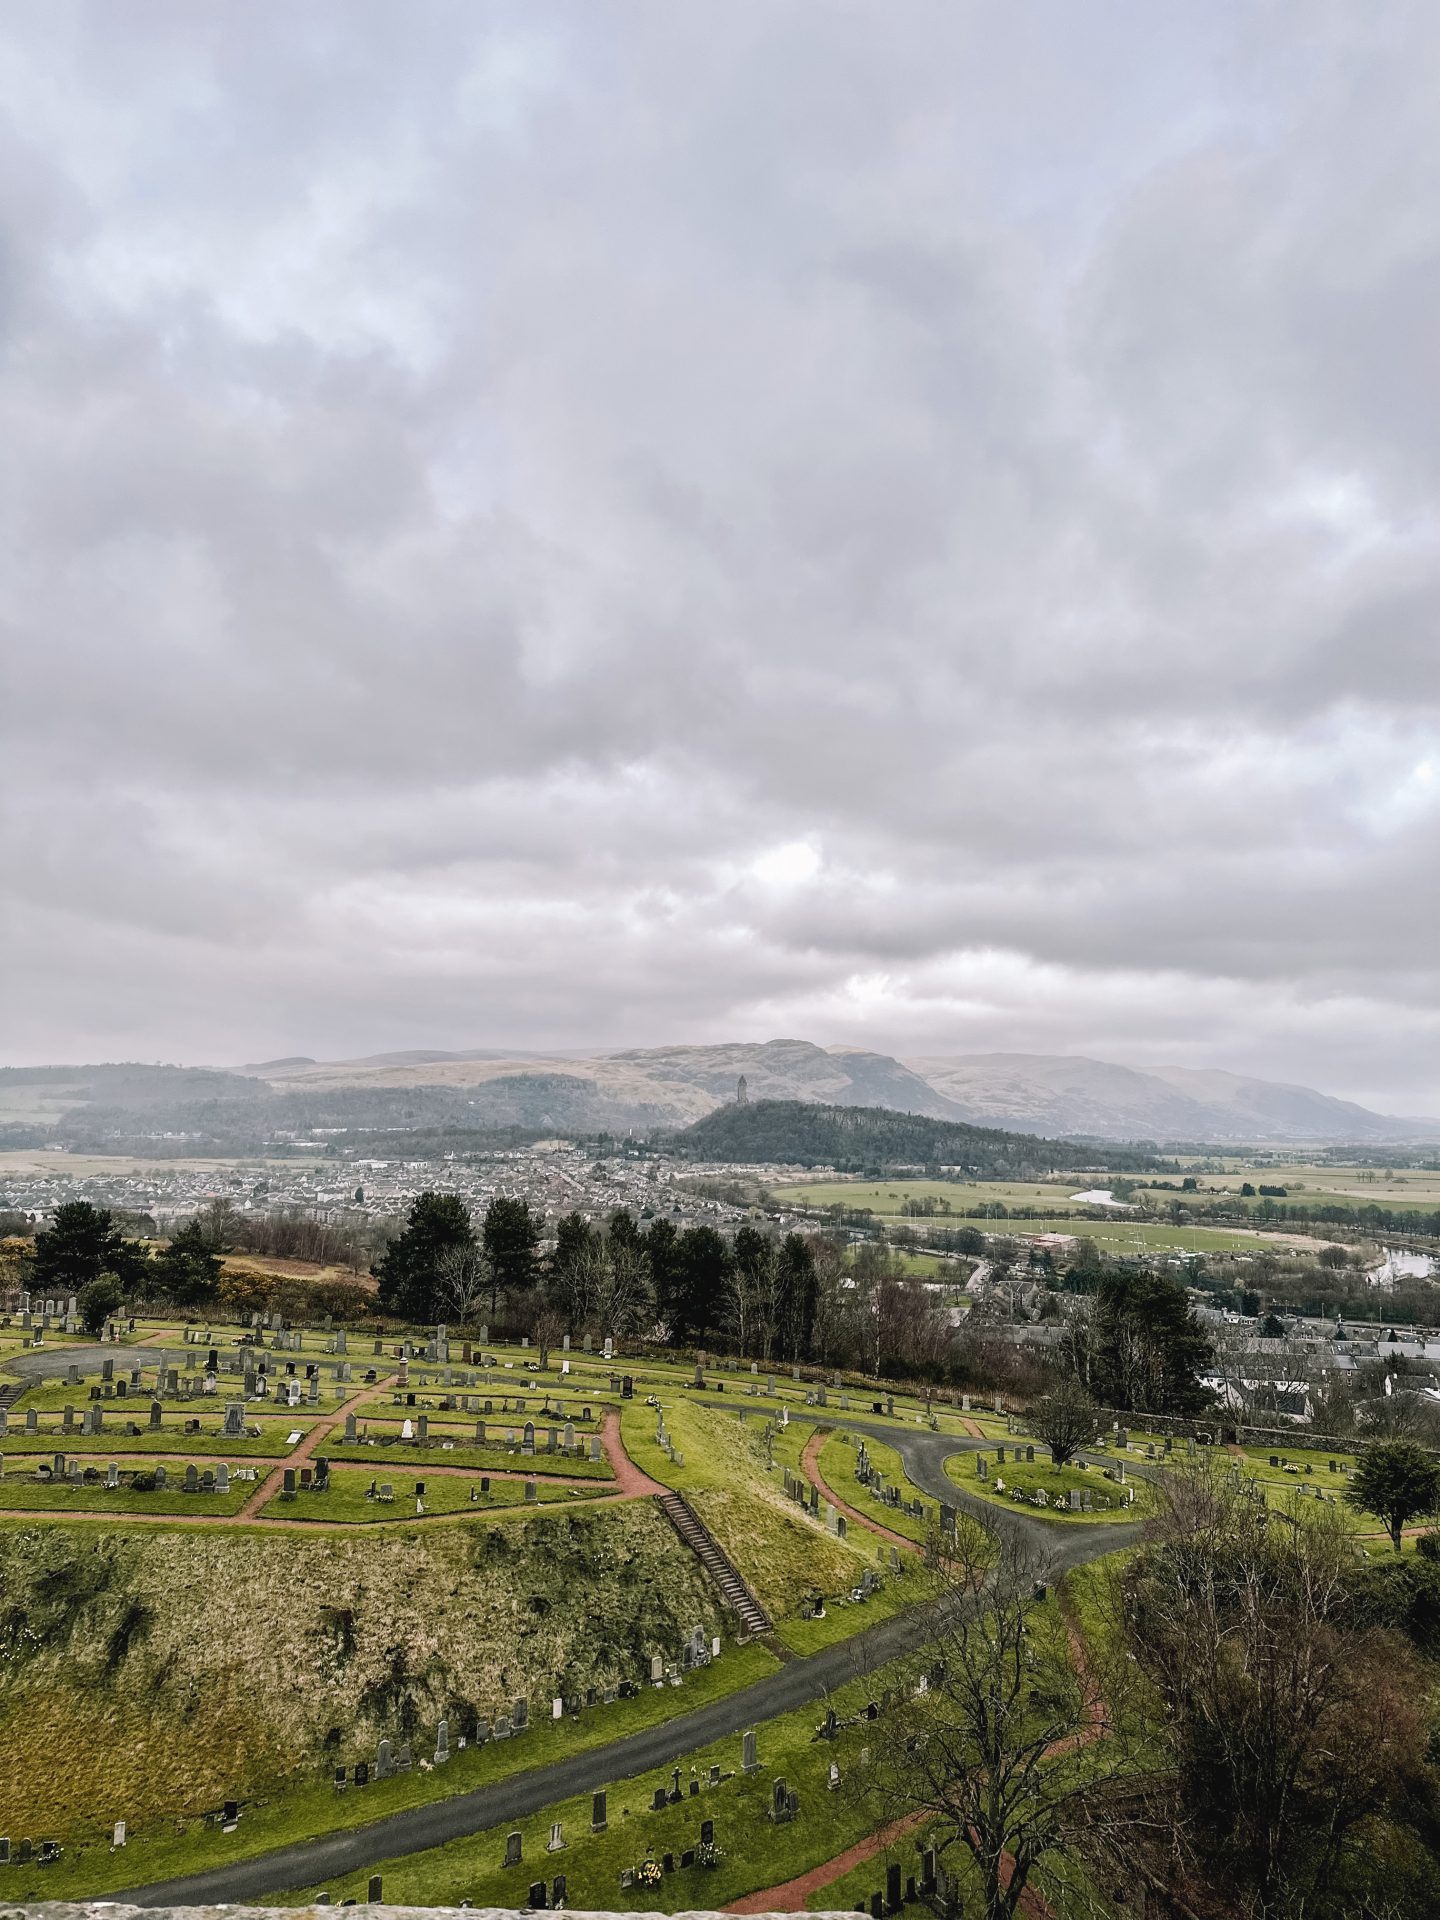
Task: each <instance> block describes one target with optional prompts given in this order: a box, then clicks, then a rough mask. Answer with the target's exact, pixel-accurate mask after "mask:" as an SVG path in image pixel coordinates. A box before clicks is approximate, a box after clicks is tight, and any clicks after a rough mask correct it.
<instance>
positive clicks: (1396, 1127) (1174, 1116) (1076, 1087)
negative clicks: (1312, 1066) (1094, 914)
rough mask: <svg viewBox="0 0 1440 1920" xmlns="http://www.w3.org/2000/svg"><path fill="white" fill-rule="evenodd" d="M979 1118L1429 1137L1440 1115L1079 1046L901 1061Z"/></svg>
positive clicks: (1045, 1125) (1244, 1135) (1302, 1137)
mask: <svg viewBox="0 0 1440 1920" xmlns="http://www.w3.org/2000/svg"><path fill="white" fill-rule="evenodd" d="M905 1065H906V1066H907V1067H909V1068H910V1070H911V1071H912V1072H913V1073H915V1074H917V1075H918V1076H919V1077H920V1078H921V1079H923V1080H925V1081H926V1082H927V1084H928V1085H930V1086H932V1087H934V1088H935V1090H936V1091H937V1092H938V1093H941V1094H943V1095H944V1096H945V1098H946V1099H947V1100H948V1101H950V1103H951V1105H952V1106H953V1107H954V1108H955V1109H956V1111H958V1112H960V1113H963V1114H964V1116H965V1117H966V1118H967V1119H969V1120H973V1121H976V1122H978V1123H979V1124H980V1125H982V1126H1001V1127H1016V1128H1021V1129H1023V1130H1024V1131H1027V1132H1030V1131H1034V1132H1036V1133H1046V1134H1086V1135H1093V1136H1095V1137H1097V1138H1099V1139H1103V1140H1156V1141H1171V1140H1175V1141H1182V1140H1183V1141H1194V1142H1196V1143H1198V1144H1207V1145H1208V1144H1214V1145H1223V1144H1226V1143H1233V1144H1244V1143H1250V1142H1254V1143H1263V1142H1265V1141H1283V1142H1291V1143H1295V1144H1302V1143H1305V1142H1308V1141H1315V1142H1327V1143H1329V1142H1334V1143H1340V1142H1354V1143H1355V1144H1356V1145H1363V1144H1364V1143H1365V1142H1367V1141H1383V1140H1396V1141H1399V1140H1427V1139H1428V1140H1433V1139H1436V1138H1440V1122H1437V1121H1434V1120H1420V1121H1416V1120H1398V1119H1394V1118H1392V1117H1390V1116H1388V1115H1386V1114H1380V1113H1372V1112H1370V1110H1369V1109H1368V1108H1366V1107H1361V1106H1357V1105H1356V1104H1355V1103H1354V1101H1352V1100H1337V1099H1335V1098H1334V1097H1333V1096H1332V1095H1330V1094H1326V1093H1317V1092H1316V1091H1315V1090H1314V1089H1313V1088H1311V1087H1297V1086H1287V1085H1285V1084H1283V1083H1281V1082H1278V1081H1273V1080H1255V1079H1251V1078H1248V1077H1247V1076H1246V1075H1244V1074H1238V1073H1222V1072H1218V1071H1209V1072H1204V1071H1198V1070H1194V1069H1191V1068H1188V1067H1159V1068H1156V1069H1155V1070H1154V1071H1153V1072H1149V1073H1142V1072H1140V1071H1138V1070H1137V1069H1136V1068H1134V1067H1121V1066H1116V1065H1115V1064H1114V1063H1113V1062H1111V1061H1106V1060H1088V1059H1086V1058H1085V1057H1084V1056H1083V1055H1078V1054H1043V1053H971V1054H958V1055H939V1056H937V1055H929V1054H927V1055H923V1056H921V1057H920V1058H918V1059H910V1060H907V1061H906V1062H905Z"/></svg>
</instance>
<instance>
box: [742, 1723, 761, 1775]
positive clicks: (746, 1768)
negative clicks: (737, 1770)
mask: <svg viewBox="0 0 1440 1920" xmlns="http://www.w3.org/2000/svg"><path fill="white" fill-rule="evenodd" d="M740 1766H741V1770H742V1772H745V1773H756V1772H758V1771H759V1767H760V1761H759V1759H758V1757H757V1755H756V1738H755V1729H754V1727H750V1728H749V1729H747V1731H746V1733H745V1737H744V1739H743V1740H742V1741H741V1743H740Z"/></svg>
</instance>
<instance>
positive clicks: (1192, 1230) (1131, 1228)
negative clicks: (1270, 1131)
mask: <svg viewBox="0 0 1440 1920" xmlns="http://www.w3.org/2000/svg"><path fill="white" fill-rule="evenodd" d="M1104 1184H1105V1179H1104V1176H1103V1175H1093V1176H1091V1178H1090V1180H1089V1181H1088V1182H1087V1185H1090V1186H1095V1185H1098V1186H1101V1187H1103V1186H1104ZM1077 1191H1083V1189H1077V1188H1076V1186H1075V1185H1074V1184H1073V1183H1071V1182H1066V1183H1065V1184H1063V1185H1060V1186H1041V1185H1036V1184H1033V1183H1030V1184H1026V1183H1022V1182H1018V1181H995V1182H992V1183H987V1184H980V1183H971V1184H968V1185H965V1184H961V1183H958V1182H956V1183H952V1182H949V1181H945V1180H882V1181H878V1182H871V1183H870V1184H868V1185H866V1184H861V1183H859V1182H856V1183H850V1182H848V1181H831V1182H828V1183H817V1184H814V1185H808V1186H795V1187H784V1188H778V1189H777V1190H776V1193H777V1197H779V1198H783V1199H785V1200H788V1201H789V1202H791V1203H792V1204H794V1205H797V1206H812V1207H835V1206H840V1207H864V1208H868V1209H869V1210H870V1212H872V1213H873V1214H874V1215H875V1216H876V1217H877V1218H878V1219H881V1220H884V1221H886V1222H887V1223H888V1222H891V1221H894V1222H896V1223H898V1222H900V1221H904V1222H905V1224H907V1225H913V1226H914V1227H915V1228H916V1229H917V1230H918V1231H920V1232H923V1231H924V1230H925V1229H926V1228H927V1227H928V1228H930V1229H932V1230H934V1229H944V1228H947V1227H948V1228H955V1227H974V1228H977V1229H978V1230H979V1231H980V1232H981V1233H984V1234H1000V1235H1004V1236H1013V1237H1016V1238H1029V1237H1034V1236H1037V1235H1045V1234H1064V1235H1067V1236H1070V1237H1075V1238H1078V1237H1081V1236H1083V1237H1084V1238H1085V1239H1087V1240H1093V1241H1094V1242H1095V1244H1096V1245H1097V1246H1098V1247H1102V1248H1104V1249H1105V1250H1106V1251H1107V1252H1112V1253H1227V1252H1228V1253H1234V1252H1246V1251H1252V1250H1255V1249H1258V1248H1263V1247H1265V1246H1267V1245H1269V1246H1274V1245H1275V1244H1276V1240H1277V1238H1278V1239H1281V1240H1284V1239H1285V1238H1286V1237H1287V1236H1285V1235H1283V1234H1280V1235H1276V1234H1266V1235H1261V1234H1259V1233H1252V1232H1250V1231H1248V1230H1247V1229H1246V1228H1244V1227H1204V1226H1183V1227H1174V1226H1171V1225H1170V1224H1169V1223H1168V1221H1158V1220H1139V1219H1135V1218H1134V1217H1132V1216H1131V1215H1128V1214H1126V1213H1123V1212H1120V1211H1119V1210H1117V1209H1114V1208H1109V1207H1080V1206H1076V1205H1074V1204H1073V1203H1072V1201H1071V1198H1070V1196H1071V1194H1072V1193H1075V1192H1077ZM1166 1197H1175V1196H1166ZM927 1199H928V1200H934V1201H936V1202H937V1203H938V1202H941V1201H948V1202H949V1204H950V1206H951V1208H952V1209H953V1211H952V1212H951V1213H949V1214H944V1213H939V1212H937V1213H935V1214H934V1215H932V1216H930V1217H929V1218H928V1219H927V1218H916V1217H913V1216H911V1215H908V1214H905V1213H903V1212H902V1208H903V1207H904V1204H905V1202H906V1201H907V1200H920V1201H924V1200H927ZM1036 1206H1040V1207H1044V1208H1046V1209H1047V1211H1048V1210H1053V1211H1054V1212H1056V1213H1058V1214H1063V1216H1064V1217H1063V1218H1061V1219H1053V1220H1052V1219H1048V1218H1046V1217H1044V1216H1043V1215H1040V1214H1034V1213H1027V1212H1025V1211H1024V1209H1026V1208H1030V1207H1036ZM972 1207H1004V1208H1005V1209H1007V1211H1006V1213H1005V1214H1004V1215H995V1216H993V1217H987V1218H981V1219H971V1218H968V1217H967V1216H966V1212H965V1210H966V1209H969V1208H972Z"/></svg>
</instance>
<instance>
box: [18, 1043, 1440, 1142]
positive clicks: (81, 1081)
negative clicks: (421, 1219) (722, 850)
mask: <svg viewBox="0 0 1440 1920" xmlns="http://www.w3.org/2000/svg"><path fill="white" fill-rule="evenodd" d="M742 1077H743V1079H744V1080H745V1083H746V1089H747V1092H748V1096H749V1099H750V1101H751V1103H752V1104H756V1105H758V1104H762V1103H767V1102H778V1103H787V1102H790V1103H794V1102H799V1103H805V1104H810V1105H814V1106H818V1107H829V1108H855V1109H870V1108H883V1109H884V1110H885V1111H887V1112H889V1113H900V1114H908V1115H911V1116H914V1117H917V1118H923V1119H928V1120H935V1121H951V1122H957V1123H964V1124H967V1125H969V1126H971V1127H981V1128H991V1129H994V1128H998V1129H1000V1130H1001V1131H1002V1132H1006V1133H1012V1134H1031V1135H1038V1136H1040V1138H1041V1139H1042V1140H1050V1141H1054V1140H1066V1139H1082V1140H1103V1141H1112V1142H1124V1141H1131V1142H1136V1141H1138V1142H1140V1143H1141V1144H1142V1146H1145V1145H1154V1146H1157V1147H1166V1146H1169V1145H1171V1144H1172V1143H1173V1144H1192V1145H1195V1146H1198V1147H1202V1148H1203V1147H1211V1146H1235V1147H1239V1146H1249V1145H1254V1146H1263V1145H1266V1144H1292V1145H1296V1146H1302V1147H1304V1146H1310V1145H1315V1146H1340V1145H1354V1146H1356V1147H1365V1146H1373V1147H1377V1148H1381V1147H1383V1146H1385V1145H1386V1144H1388V1143H1394V1144H1397V1145H1398V1144H1401V1143H1407V1142H1408V1143H1414V1144H1421V1143H1427V1142H1431V1141H1435V1140H1440V1122H1437V1121H1434V1120H1401V1119H1395V1118H1392V1117H1389V1116H1387V1115H1384V1114H1378V1113H1371V1112H1370V1111H1369V1110H1368V1109H1367V1108H1365V1107H1361V1106H1357V1105H1355V1103H1354V1102H1353V1101H1349V1100H1337V1099H1334V1098H1332V1097H1331V1096H1330V1095H1329V1094H1324V1093H1317V1092H1316V1091H1315V1090H1314V1089H1313V1088H1310V1087H1300V1086H1289V1085H1284V1084H1281V1083H1279V1082H1276V1081H1269V1080H1256V1079H1253V1078H1250V1077H1247V1076H1246V1075H1244V1074H1236V1073H1224V1072H1220V1071H1216V1070H1212V1071H1199V1070H1196V1069H1192V1068H1186V1067H1166V1068H1158V1069H1156V1070H1155V1071H1153V1072H1149V1073H1142V1072H1140V1071H1138V1070H1137V1069H1135V1068H1133V1067H1122V1066H1117V1065H1115V1064H1114V1063H1113V1062H1111V1061H1104V1060H1090V1059H1086V1058H1084V1057H1083V1056H1080V1055H1069V1054H1033V1053H981V1054H959V1055H949V1054H941V1055H936V1054H925V1055H919V1056H917V1057H915V1058H912V1059H907V1060H896V1059H893V1058H892V1057H891V1056H890V1055H889V1054H884V1053H872V1052H867V1051H865V1050H864V1049H861V1048H855V1047H820V1046H816V1045H815V1044H814V1042H813V1041H810V1040H795V1039H782V1040H767V1041H763V1042H752V1041H745V1042H739V1041H737V1042H726V1043H720V1044H716V1045H713V1046H703V1047H636V1048H629V1049H627V1050H625V1051H623V1052H619V1053H589V1052H582V1051H571V1052H569V1053H551V1054H542V1053H530V1054H522V1053H512V1052H507V1051H505V1050H503V1049H500V1048H472V1049H469V1050H466V1051H452V1052H442V1051H440V1050H438V1049H412V1050H408V1051H404V1052H395V1053H380V1054H373V1055H371V1056H370V1057H369V1058H367V1059H361V1060H339V1061H336V1060H330V1061H325V1060H311V1059H309V1058H307V1057H305V1056H303V1055H292V1056H290V1057H288V1058H286V1059H283V1060H270V1061H266V1062H263V1063H261V1064H259V1065H253V1066H247V1067H244V1068H241V1069H239V1070H237V1071H235V1072H229V1073H225V1072H216V1071H213V1070H210V1069H206V1068H196V1067H174V1066H145V1065H139V1064H130V1065H108V1066H78V1067H64V1066H61V1067H31V1068H9V1069H0V1125H12V1126H19V1127H23V1128H25V1129H26V1139H27V1142H28V1140H29V1138H30V1136H31V1134H33V1133H38V1134H39V1135H40V1137H41V1139H42V1140H46V1141H55V1142H56V1143H57V1144H62V1145H69V1146H74V1147H84V1148H85V1149H86V1150H88V1151H91V1152H107V1151H108V1152H127V1153H132V1152H151V1151H158V1152H165V1153H180V1152H183V1153H199V1152H206V1153H229V1152H236V1153H251V1152H255V1151H257V1150H258V1149H259V1148H260V1147H262V1146H263V1145H264V1143H265V1142H267V1141H273V1140H283V1139H284V1138H285V1137H287V1136H288V1137H292V1138H297V1137H302V1136H308V1135H311V1134H314V1133H315V1132H317V1131H320V1130H324V1131H325V1132H326V1133H327V1134H329V1135H331V1136H333V1137H335V1138H336V1140H337V1143H338V1142H339V1141H340V1140H341V1138H342V1135H341V1131H340V1130H344V1132H345V1134H348V1135H352V1136H353V1134H354V1133H356V1132H376V1133H385V1134H387V1135H388V1134H394V1133H403V1132H406V1131H413V1132H415V1133H417V1134H419V1133H430V1132H434V1131H435V1130H437V1129H438V1130H443V1131H444V1132H445V1133H446V1134H447V1136H449V1137H451V1138H453V1137H454V1136H455V1135H456V1133H461V1134H463V1133H466V1132H470V1131H474V1132H477V1133H485V1132H488V1131H489V1130H492V1129H494V1128H497V1127H498V1128H519V1129H521V1130H525V1129H539V1130H542V1131H546V1132H555V1133H572V1134H573V1133H592V1132H596V1131H602V1130H603V1131H608V1132H613V1133H627V1132H645V1133H649V1132H652V1131H654V1130H656V1129H668V1128H676V1129H678V1128H683V1127H687V1126H689V1125H690V1124H691V1123H692V1122H694V1121H697V1120H701V1119H703V1118H704V1117H705V1116H706V1115H707V1114H710V1113H714V1112H715V1111H716V1110H717V1109H723V1108H724V1107H726V1106H729V1105H731V1104H733V1103H734V1101H735V1099H736V1095H737V1091H738V1086H739V1082H740V1080H741V1079H742ZM147 1142H159V1143H161V1144H159V1145H153V1146H152V1145H147V1144H146V1143H147ZM820 1157H821V1158H823V1157H824V1156H823V1155H821V1156H820ZM920 1157H923V1156H920ZM1110 1160H1111V1164H1112V1165H1113V1164H1114V1163H1115V1156H1114V1155H1113V1154H1112V1155H1111V1156H1110Z"/></svg>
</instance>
